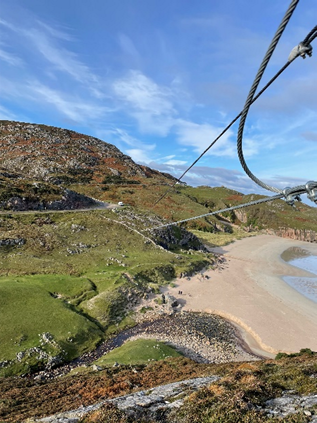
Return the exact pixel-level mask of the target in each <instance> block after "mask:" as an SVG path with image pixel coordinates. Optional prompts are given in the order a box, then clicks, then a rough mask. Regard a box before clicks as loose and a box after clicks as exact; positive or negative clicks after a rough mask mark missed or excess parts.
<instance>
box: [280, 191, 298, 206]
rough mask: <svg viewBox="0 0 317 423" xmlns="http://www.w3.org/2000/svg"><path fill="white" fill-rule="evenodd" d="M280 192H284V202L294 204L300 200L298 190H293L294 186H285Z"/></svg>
mask: <svg viewBox="0 0 317 423" xmlns="http://www.w3.org/2000/svg"><path fill="white" fill-rule="evenodd" d="M282 192H283V194H284V197H285V201H286V203H287V204H289V205H290V206H294V203H295V201H302V199H301V198H300V196H299V194H298V192H296V191H294V188H291V187H286V188H284V189H283V191H282Z"/></svg>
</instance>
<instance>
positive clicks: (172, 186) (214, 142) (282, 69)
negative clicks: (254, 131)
mask: <svg viewBox="0 0 317 423" xmlns="http://www.w3.org/2000/svg"><path fill="white" fill-rule="evenodd" d="M293 60H294V59H293ZM293 60H291V61H288V62H287V63H285V65H284V66H283V67H282V68H281V69H280V70H279V71H278V72H277V73H276V74H275V75H274V76H273V78H272V79H270V81H269V82H268V83H267V84H266V85H265V86H264V87H263V88H262V89H261V91H259V93H258V94H257V95H256V96H255V97H254V98H253V100H252V103H254V102H255V101H256V100H257V99H258V98H259V97H260V96H261V95H262V94H263V93H264V91H265V90H267V89H268V88H269V86H270V85H271V84H273V82H274V81H275V80H276V79H277V78H278V77H279V76H280V75H281V74H282V73H283V72H284V71H285V69H286V68H288V66H289V65H290V64H291V63H292V62H293ZM252 103H251V104H252ZM241 114H242V111H241V112H240V113H239V114H238V115H237V116H236V117H235V118H234V119H233V120H232V121H231V122H230V123H229V125H228V126H226V127H225V129H224V130H223V131H222V132H221V133H220V134H219V135H218V136H217V137H216V138H215V139H214V140H213V142H212V143H211V144H210V145H209V146H208V147H207V148H206V150H205V151H204V152H203V153H201V155H200V156H199V157H198V158H197V159H196V160H195V161H194V162H193V163H192V164H191V165H190V166H189V167H188V168H187V169H186V170H185V172H184V173H183V174H182V175H181V176H180V177H179V178H177V179H176V182H174V183H173V185H171V186H170V187H169V188H168V189H167V190H166V191H165V193H164V194H163V195H162V196H161V197H160V198H159V199H158V200H157V201H156V202H155V203H154V205H153V207H155V206H156V205H157V204H158V203H159V202H160V201H161V200H163V198H164V197H166V195H167V194H168V193H169V192H170V191H171V190H172V189H173V188H174V187H175V185H176V184H177V182H180V181H181V179H182V178H183V177H184V176H185V175H186V173H187V172H189V171H190V169H191V168H192V167H194V166H195V164H196V163H197V162H198V161H199V160H200V159H201V158H202V157H203V156H204V155H205V154H206V153H207V151H208V150H210V148H211V147H212V146H213V145H214V144H216V142H217V141H218V140H219V139H220V138H221V137H222V136H223V135H224V134H225V133H226V132H227V131H228V129H230V128H231V126H232V125H233V124H234V123H235V122H236V121H237V120H238V119H239V117H240V116H241ZM153 207H152V208H153Z"/></svg>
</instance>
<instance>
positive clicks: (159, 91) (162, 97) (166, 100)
mask: <svg viewBox="0 0 317 423" xmlns="http://www.w3.org/2000/svg"><path fill="white" fill-rule="evenodd" d="M113 91H114V93H115V94H116V96H117V97H118V99H119V100H120V101H122V102H123V103H124V106H125V107H126V112H127V113H128V114H130V115H132V116H133V117H134V118H135V119H136V120H137V122H138V124H139V127H140V130H141V131H142V132H146V133H154V134H158V135H161V136H165V135H167V134H168V132H169V131H170V129H171V127H172V126H173V124H174V116H175V115H176V114H177V112H176V110H175V108H174V106H173V102H172V97H173V92H172V91H171V90H170V89H169V88H166V87H160V86H159V85H158V84H156V83H155V82H154V81H152V80H151V79H150V78H148V77H146V76H145V75H143V74H142V73H141V72H139V71H130V72H129V73H128V75H127V76H126V77H125V78H122V79H117V80H116V81H114V83H113Z"/></svg>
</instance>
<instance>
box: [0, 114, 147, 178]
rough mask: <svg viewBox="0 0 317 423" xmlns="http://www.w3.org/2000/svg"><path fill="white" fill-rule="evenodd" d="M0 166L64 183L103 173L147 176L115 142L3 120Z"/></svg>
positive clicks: (8, 172) (14, 174) (16, 174)
mask: <svg viewBox="0 0 317 423" xmlns="http://www.w3.org/2000/svg"><path fill="white" fill-rule="evenodd" d="M0 149H1V150H0V151H1V155H0V156H1V158H0V167H1V173H2V176H4V177H7V178H12V179H15V178H23V179H26V178H27V179H33V180H37V181H45V182H51V183H53V184H57V185H60V184H63V183H72V182H83V183H87V182H89V181H91V180H93V179H94V180H100V179H101V178H104V177H105V176H112V175H114V176H117V177H118V176H122V177H124V178H138V177H142V178H144V177H146V174H145V172H144V170H143V169H142V168H141V166H139V165H137V164H135V163H134V162H133V160H132V159H131V158H130V157H128V156H126V155H124V154H122V153H121V152H120V151H119V150H118V149H117V148H116V147H115V146H113V145H111V144H107V143H105V142H103V141H101V140H99V139H97V138H93V137H89V136H87V135H82V134H79V133H77V132H74V131H69V130H67V129H60V128H54V127H51V126H45V125H35V124H29V123H20V122H9V121H2V122H1V124H0Z"/></svg>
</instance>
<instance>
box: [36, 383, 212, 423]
mask: <svg viewBox="0 0 317 423" xmlns="http://www.w3.org/2000/svg"><path fill="white" fill-rule="evenodd" d="M218 379H219V377H218V376H209V377H204V378H196V379H188V380H183V381H181V382H175V383H170V384H168V385H161V386H158V387H156V388H152V389H149V390H147V391H139V392H136V393H134V394H130V395H125V396H122V397H118V398H114V399H112V400H104V401H101V402H99V403H97V404H94V405H90V406H88V407H82V408H80V409H78V410H72V411H68V412H65V413H60V414H56V415H55V416H50V417H45V418H43V419H36V420H31V421H30V423H31V422H47V423H58V422H60V423H61V422H63V423H77V422H79V421H80V420H81V419H82V418H83V417H84V416H85V415H87V414H88V413H91V412H93V411H96V410H98V409H100V408H101V407H102V406H103V405H104V404H106V403H110V404H114V405H115V406H116V407H118V408H119V410H122V411H124V412H125V413H126V414H127V415H128V416H130V417H132V418H133V419H151V421H153V420H154V421H158V422H160V421H162V419H161V417H163V415H164V414H165V413H166V412H168V411H170V410H172V409H175V408H176V409H177V408H179V407H181V406H182V405H183V403H184V401H185V398H187V397H188V396H189V395H190V394H191V393H192V392H195V391H197V390H198V389H199V388H202V387H204V386H208V385H210V384H211V383H213V382H215V381H216V380H218Z"/></svg>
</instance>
